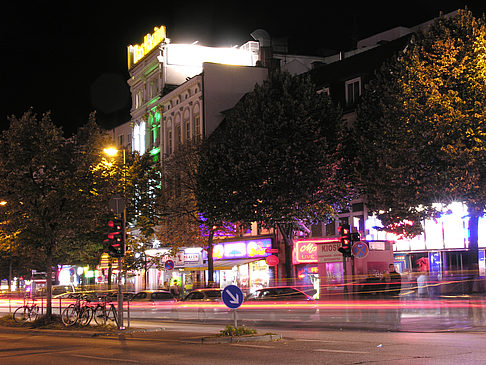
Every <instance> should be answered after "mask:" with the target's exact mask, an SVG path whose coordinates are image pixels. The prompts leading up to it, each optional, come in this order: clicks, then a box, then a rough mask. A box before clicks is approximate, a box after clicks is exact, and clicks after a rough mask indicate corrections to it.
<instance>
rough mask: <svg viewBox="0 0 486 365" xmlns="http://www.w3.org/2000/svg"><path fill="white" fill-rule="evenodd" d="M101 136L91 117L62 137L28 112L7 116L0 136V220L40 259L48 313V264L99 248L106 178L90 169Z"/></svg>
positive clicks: (51, 125) (46, 119)
mask: <svg viewBox="0 0 486 365" xmlns="http://www.w3.org/2000/svg"><path fill="white" fill-rule="evenodd" d="M105 139H106V137H105V136H104V134H103V133H102V132H101V130H100V129H99V128H97V127H96V124H95V123H94V120H93V119H91V120H90V122H89V123H88V125H87V126H86V127H85V128H84V129H81V130H80V133H79V134H78V135H77V136H75V137H72V138H65V137H64V135H63V131H62V129H61V128H59V127H57V126H55V125H54V123H52V121H51V119H50V115H49V114H44V115H43V116H41V117H39V116H38V115H37V114H35V113H34V112H33V111H32V110H29V111H27V112H26V113H24V114H23V115H22V116H21V117H20V118H17V117H15V116H12V117H11V118H10V126H9V128H8V129H7V130H6V131H4V132H3V133H2V135H1V137H0V196H1V197H2V199H4V200H5V201H7V206H6V207H8V208H7V210H6V211H5V212H2V214H3V217H4V218H6V219H0V221H3V222H5V225H4V228H5V229H6V231H7V232H17V234H16V237H15V239H16V240H18V242H19V243H20V244H21V245H22V246H24V247H28V248H29V252H32V251H35V257H36V258H37V259H39V260H41V261H42V262H43V264H44V268H45V271H46V273H47V278H48V280H47V293H48V300H47V308H46V313H47V315H48V316H50V315H51V314H52V307H51V300H50V299H51V280H49V278H51V277H52V268H53V267H54V266H55V265H57V264H64V263H66V261H67V262H72V260H75V259H74V257H79V256H82V255H83V252H86V251H87V250H89V251H90V252H97V253H99V252H101V249H102V246H101V244H100V243H101V241H102V233H101V232H102V231H100V227H101V225H100V222H101V219H100V217H101V216H103V215H104V214H106V213H107V212H108V208H107V204H106V201H107V197H106V191H107V190H108V186H105V185H104V182H105V181H108V180H106V179H104V177H103V173H102V172H100V170H99V169H96V168H95V167H96V166H97V163H96V162H97V161H99V158H100V155H101V151H100V150H99V145H100V144H102V143H103V141H104V140H105ZM4 213H6V214H7V213H8V214H7V216H5V214H4ZM0 218H2V217H0ZM92 245H95V247H92ZM23 258H24V257H23ZM25 259H27V257H25ZM32 264H34V263H32ZM32 268H34V267H32ZM36 268H38V267H36Z"/></svg>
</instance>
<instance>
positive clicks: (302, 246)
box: [292, 239, 320, 290]
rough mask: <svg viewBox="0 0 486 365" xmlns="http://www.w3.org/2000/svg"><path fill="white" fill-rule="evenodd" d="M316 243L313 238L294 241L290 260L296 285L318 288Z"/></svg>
mask: <svg viewBox="0 0 486 365" xmlns="http://www.w3.org/2000/svg"><path fill="white" fill-rule="evenodd" d="M317 249H318V246H317V243H316V240H315V239H314V240H313V239H310V240H308V239H304V240H298V241H294V249H293V253H292V262H293V264H294V267H295V275H296V278H297V283H296V285H297V286H298V287H302V288H305V289H307V288H309V287H311V288H313V289H316V290H319V284H320V280H319V268H318V262H319V260H318V257H317Z"/></svg>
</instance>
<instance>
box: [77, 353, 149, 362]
mask: <svg viewBox="0 0 486 365" xmlns="http://www.w3.org/2000/svg"><path fill="white" fill-rule="evenodd" d="M68 355H70V356H76V357H85V358H87V359H94V360H103V361H107V360H111V361H113V360H114V361H120V362H135V363H137V364H139V363H140V360H129V359H115V358H112V357H101V356H90V355H80V354H68Z"/></svg>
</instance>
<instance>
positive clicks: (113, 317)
mask: <svg viewBox="0 0 486 365" xmlns="http://www.w3.org/2000/svg"><path fill="white" fill-rule="evenodd" d="M107 319H108V321H112V322H115V325H116V326H117V327H118V311H117V310H116V308H115V306H114V305H113V304H112V305H111V306H110V310H109V311H108V313H107Z"/></svg>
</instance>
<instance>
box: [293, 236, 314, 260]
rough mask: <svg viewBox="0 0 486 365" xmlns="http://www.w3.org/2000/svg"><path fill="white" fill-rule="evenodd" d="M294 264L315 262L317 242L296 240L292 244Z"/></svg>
mask: <svg viewBox="0 0 486 365" xmlns="http://www.w3.org/2000/svg"><path fill="white" fill-rule="evenodd" d="M294 253H295V254H294V264H304V263H308V264H310V263H316V262H317V260H318V258H317V244H316V242H315V241H296V242H295V244H294Z"/></svg>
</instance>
